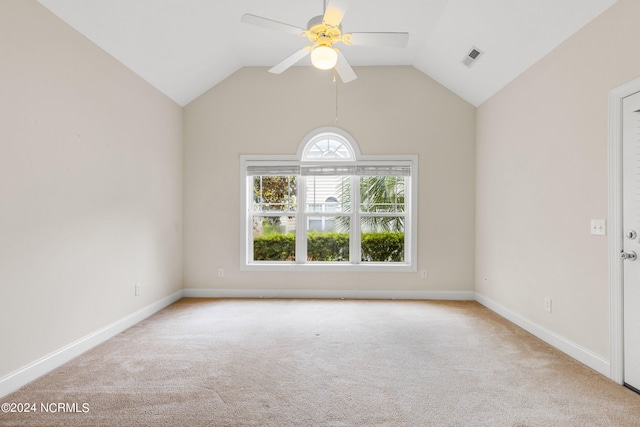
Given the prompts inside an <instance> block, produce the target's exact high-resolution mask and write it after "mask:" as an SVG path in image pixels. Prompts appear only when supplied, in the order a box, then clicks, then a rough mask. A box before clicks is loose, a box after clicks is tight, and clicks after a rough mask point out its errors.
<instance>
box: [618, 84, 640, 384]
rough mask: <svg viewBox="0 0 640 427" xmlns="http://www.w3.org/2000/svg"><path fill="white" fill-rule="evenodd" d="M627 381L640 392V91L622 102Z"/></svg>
mask: <svg viewBox="0 0 640 427" xmlns="http://www.w3.org/2000/svg"><path fill="white" fill-rule="evenodd" d="M622 230H623V233H624V236H623V238H622V241H623V249H622V252H621V258H622V263H623V266H622V271H623V277H624V279H623V298H624V303H623V316H624V318H623V328H624V335H623V337H624V338H623V339H624V382H625V384H626V385H628V386H630V387H632V388H634V389H635V390H636V391H640V260H638V259H637V256H638V255H640V92H638V93H635V94H633V95H630V96H627V97H626V98H624V99H623V100H622Z"/></svg>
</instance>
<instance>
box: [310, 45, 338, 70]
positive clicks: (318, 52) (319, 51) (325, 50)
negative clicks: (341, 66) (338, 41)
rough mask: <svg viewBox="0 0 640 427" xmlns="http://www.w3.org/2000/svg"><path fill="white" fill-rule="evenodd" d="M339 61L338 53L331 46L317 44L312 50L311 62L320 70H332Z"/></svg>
mask: <svg viewBox="0 0 640 427" xmlns="http://www.w3.org/2000/svg"><path fill="white" fill-rule="evenodd" d="M337 62H338V53H337V52H336V51H335V49H333V48H331V47H329V46H316V47H315V48H313V50H312V51H311V64H312V65H313V66H314V67H316V68H317V69H319V70H330V69H332V68H333V67H335V66H336V64H337Z"/></svg>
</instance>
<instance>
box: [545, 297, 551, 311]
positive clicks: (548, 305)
mask: <svg viewBox="0 0 640 427" xmlns="http://www.w3.org/2000/svg"><path fill="white" fill-rule="evenodd" d="M544 311H546V312H548V313H551V298H549V297H545V298H544Z"/></svg>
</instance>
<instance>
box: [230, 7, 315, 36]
mask: <svg viewBox="0 0 640 427" xmlns="http://www.w3.org/2000/svg"><path fill="white" fill-rule="evenodd" d="M240 22H244V23H245V24H252V25H257V26H259V27H265V28H270V29H272V30H279V31H286V32H287V33H290V34H293V35H296V36H303V35H304V33H305V32H306V31H307V30H306V29H304V28H300V27H296V26H294V25H289V24H284V23H282V22H278V21H274V20H273V19H267V18H263V17H261V16H256V15H251V14H249V13H245V14H244V15H242V18H240Z"/></svg>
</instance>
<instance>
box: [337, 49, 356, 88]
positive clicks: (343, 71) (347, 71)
mask: <svg viewBox="0 0 640 427" xmlns="http://www.w3.org/2000/svg"><path fill="white" fill-rule="evenodd" d="M337 52H338V62H337V63H336V71H337V72H338V75H339V76H340V78H341V79H342V81H343V82H344V83H349V82H350V81H352V80H355V79H357V78H358V76H356V73H355V71H353V68H351V65H349V62H348V61H347V58H345V57H344V55H343V54H342V52H340V51H339V50H338V51H337Z"/></svg>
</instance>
